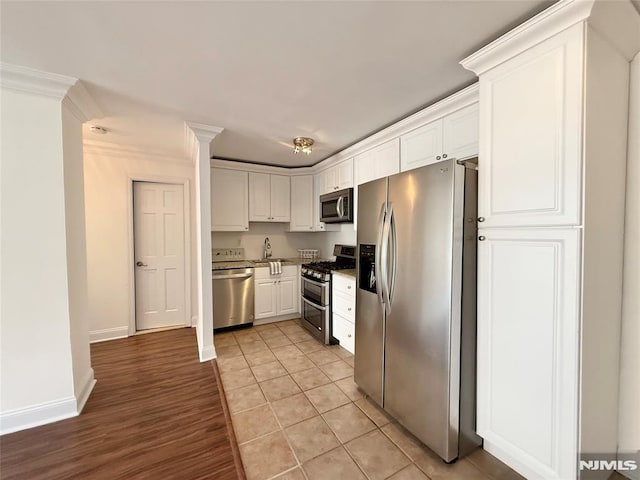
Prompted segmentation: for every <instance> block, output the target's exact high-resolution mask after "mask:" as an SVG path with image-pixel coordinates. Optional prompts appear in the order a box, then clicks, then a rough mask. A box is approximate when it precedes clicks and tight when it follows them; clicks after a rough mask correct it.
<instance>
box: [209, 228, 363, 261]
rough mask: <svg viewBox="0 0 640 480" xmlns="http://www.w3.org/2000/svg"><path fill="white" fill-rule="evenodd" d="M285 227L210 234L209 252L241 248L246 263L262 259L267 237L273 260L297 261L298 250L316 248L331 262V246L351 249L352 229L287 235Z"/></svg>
mask: <svg viewBox="0 0 640 480" xmlns="http://www.w3.org/2000/svg"><path fill="white" fill-rule="evenodd" d="M287 227H288V224H285V223H250V224H249V231H248V232H211V247H212V248H229V247H243V248H244V250H245V257H246V258H247V259H251V260H254V259H259V258H262V253H263V246H264V239H265V237H269V241H270V242H271V252H272V253H273V257H274V258H279V257H283V258H288V257H297V256H298V249H302V248H317V249H318V250H320V256H321V257H322V258H333V255H332V254H333V245H334V244H336V243H344V244H347V245H355V243H356V234H355V232H354V231H353V226H352V225H343V226H342V229H343V230H345V231H340V232H314V233H298V232H288V231H287V230H286V229H287Z"/></svg>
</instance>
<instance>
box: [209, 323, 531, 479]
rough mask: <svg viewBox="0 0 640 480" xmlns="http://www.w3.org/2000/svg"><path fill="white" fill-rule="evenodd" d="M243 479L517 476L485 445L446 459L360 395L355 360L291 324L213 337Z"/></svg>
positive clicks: (337, 348)
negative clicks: (449, 461) (241, 463)
mask: <svg viewBox="0 0 640 480" xmlns="http://www.w3.org/2000/svg"><path fill="white" fill-rule="evenodd" d="M214 341H215V345H216V352H217V354H218V359H217V362H218V367H219V369H220V372H221V376H222V383H223V385H224V389H225V394H226V397H227V403H228V404H229V410H230V411H231V415H232V422H233V428H234V430H235V433H236V437H237V440H238V445H239V447H240V454H241V456H242V462H243V464H244V468H245V471H246V474H247V478H248V480H267V479H271V478H277V479H278V480H295V479H301V480H305V479H308V480H341V479H345V480H352V479H353V480H358V479H363V480H367V479H368V480H383V479H391V480H425V479H431V480H445V479H447V480H515V479H522V478H523V477H521V476H520V475H518V474H517V473H515V472H514V471H513V470H511V469H510V468H509V467H507V466H506V465H504V464H503V463H501V462H500V461H498V460H497V459H495V458H494V457H492V456H491V455H489V454H488V453H486V452H485V451H484V450H482V449H478V450H476V451H475V452H474V453H473V454H471V455H469V456H467V457H466V458H463V459H461V460H458V461H457V462H455V463H453V464H451V465H447V464H445V463H444V462H443V461H442V460H441V459H440V458H439V457H437V456H436V455H435V454H434V453H433V452H431V451H430V450H429V449H428V448H426V447H425V446H424V445H423V444H421V443H420V442H419V441H418V440H417V439H416V438H415V437H413V436H412V435H410V434H409V433H408V432H407V431H406V430H404V429H403V428H402V427H401V426H400V425H398V424H397V423H395V422H394V421H393V420H392V419H391V418H390V417H388V416H387V415H386V414H385V413H384V412H383V411H382V410H381V409H379V408H378V407H377V406H376V405H374V404H373V403H372V402H370V401H369V400H368V399H367V398H365V396H364V394H363V393H362V392H361V391H360V390H359V389H358V387H357V386H356V384H355V383H354V382H353V361H354V357H353V355H351V354H350V353H349V352H347V351H346V350H344V349H342V348H341V347H339V346H336V345H333V346H329V347H327V346H324V345H322V344H321V343H320V342H318V341H316V340H315V339H314V338H313V337H312V336H311V335H309V334H308V333H307V332H306V331H305V330H304V329H303V328H302V327H301V326H300V323H299V321H298V320H289V321H286V322H279V323H272V324H268V325H261V326H257V327H252V328H248V329H242V330H236V331H233V332H224V333H216V334H215V336H214Z"/></svg>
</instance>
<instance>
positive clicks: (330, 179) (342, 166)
mask: <svg viewBox="0 0 640 480" xmlns="http://www.w3.org/2000/svg"><path fill="white" fill-rule="evenodd" d="M351 187H353V158H349V159H348V160H344V161H342V162H340V163H338V164H337V165H334V166H333V167H330V168H327V169H326V170H324V188H323V189H322V194H325V193H329V192H334V191H336V190H343V189H345V188H351Z"/></svg>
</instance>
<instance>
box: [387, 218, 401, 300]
mask: <svg viewBox="0 0 640 480" xmlns="http://www.w3.org/2000/svg"><path fill="white" fill-rule="evenodd" d="M388 223H389V234H388V235H389V236H390V241H389V240H388V241H389V243H390V245H391V272H386V273H385V283H386V286H385V289H386V291H387V300H388V305H389V313H391V306H392V305H393V292H394V291H395V287H396V266H397V264H398V237H397V234H396V217H395V215H394V214H393V207H392V206H390V207H389V220H388ZM387 248H388V247H387Z"/></svg>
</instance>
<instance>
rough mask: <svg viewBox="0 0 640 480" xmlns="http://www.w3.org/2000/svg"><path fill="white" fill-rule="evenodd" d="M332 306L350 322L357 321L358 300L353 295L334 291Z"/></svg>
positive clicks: (335, 311)
mask: <svg viewBox="0 0 640 480" xmlns="http://www.w3.org/2000/svg"><path fill="white" fill-rule="evenodd" d="M332 307H333V311H334V313H337V314H338V315H340V316H342V317H344V318H346V319H347V320H349V321H350V322H355V321H356V300H355V298H354V297H353V296H351V295H345V294H343V293H341V292H335V291H334V295H333V303H332Z"/></svg>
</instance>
